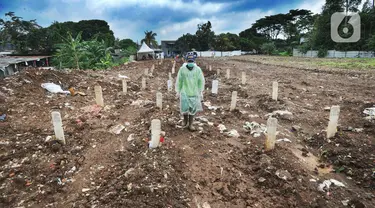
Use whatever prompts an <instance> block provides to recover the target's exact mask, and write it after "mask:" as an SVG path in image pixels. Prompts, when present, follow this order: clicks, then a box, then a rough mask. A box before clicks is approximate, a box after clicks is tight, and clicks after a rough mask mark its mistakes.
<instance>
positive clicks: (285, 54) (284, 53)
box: [278, 51, 293, 56]
mask: <svg viewBox="0 0 375 208" xmlns="http://www.w3.org/2000/svg"><path fill="white" fill-rule="evenodd" d="M278 55H279V56H292V55H293V54H291V53H290V52H289V51H283V52H280V53H279V54H278Z"/></svg>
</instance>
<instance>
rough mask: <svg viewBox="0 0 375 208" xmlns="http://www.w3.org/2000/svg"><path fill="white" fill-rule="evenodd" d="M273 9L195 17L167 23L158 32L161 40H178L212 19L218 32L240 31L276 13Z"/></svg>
mask: <svg viewBox="0 0 375 208" xmlns="http://www.w3.org/2000/svg"><path fill="white" fill-rule="evenodd" d="M274 13H275V12H274V11H273V10H268V11H262V10H259V9H255V10H251V11H247V12H233V13H227V14H225V13H224V14H222V15H217V16H216V15H213V16H211V17H210V18H193V19H190V20H188V21H185V22H180V23H166V24H165V25H164V26H161V28H160V29H159V30H157V33H158V34H160V37H159V38H160V39H161V40H176V39H177V38H179V37H180V36H182V34H186V33H191V34H194V33H195V32H196V31H197V25H198V24H202V23H206V22H207V21H210V22H211V23H212V30H213V31H215V33H216V34H220V33H227V32H230V33H236V34H238V33H240V32H241V31H243V30H245V29H248V28H250V27H251V25H252V24H253V23H254V22H255V21H256V20H257V19H260V18H262V17H264V16H266V15H271V14H274Z"/></svg>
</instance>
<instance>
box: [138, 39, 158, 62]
mask: <svg viewBox="0 0 375 208" xmlns="http://www.w3.org/2000/svg"><path fill="white" fill-rule="evenodd" d="M149 54H152V57H154V56H155V51H154V50H152V49H151V48H150V47H148V45H147V44H146V43H144V42H143V43H142V46H141V48H140V49H139V50H138V52H137V59H138V60H139V59H142V57H143V56H145V57H146V58H147V56H148V55H149Z"/></svg>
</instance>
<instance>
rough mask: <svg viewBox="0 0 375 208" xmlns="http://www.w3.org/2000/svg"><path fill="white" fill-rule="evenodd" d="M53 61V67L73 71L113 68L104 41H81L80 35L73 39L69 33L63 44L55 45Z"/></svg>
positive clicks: (108, 48)
mask: <svg viewBox="0 0 375 208" xmlns="http://www.w3.org/2000/svg"><path fill="white" fill-rule="evenodd" d="M56 48H57V49H56V51H57V52H56V53H55V57H54V59H53V61H54V64H55V65H59V64H60V63H61V66H62V67H63V68H75V69H107V68H110V67H113V66H114V61H113V59H112V56H111V53H110V50H111V49H112V48H111V47H107V46H106V42H105V41H104V40H101V41H98V40H97V39H93V40H89V41H83V40H82V33H78V35H77V36H76V37H75V38H73V36H72V34H71V33H68V37H67V38H64V43H61V44H57V45H56Z"/></svg>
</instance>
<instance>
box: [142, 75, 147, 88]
mask: <svg viewBox="0 0 375 208" xmlns="http://www.w3.org/2000/svg"><path fill="white" fill-rule="evenodd" d="M145 89H146V78H145V77H142V90H145Z"/></svg>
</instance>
